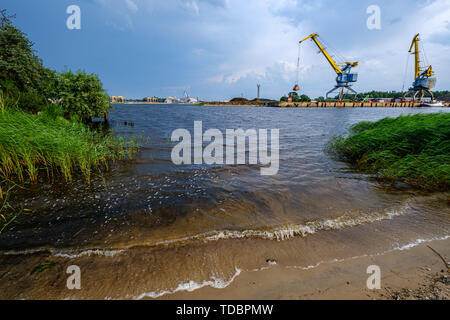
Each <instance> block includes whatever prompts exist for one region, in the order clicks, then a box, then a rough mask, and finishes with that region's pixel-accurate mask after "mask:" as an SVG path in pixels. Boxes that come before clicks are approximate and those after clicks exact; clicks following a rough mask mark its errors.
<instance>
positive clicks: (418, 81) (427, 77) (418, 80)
mask: <svg viewBox="0 0 450 320" xmlns="http://www.w3.org/2000/svg"><path fill="white" fill-rule="evenodd" d="M419 35H420V34H419V33H418V34H416V35H415V36H414V38H413V40H412V43H411V47H410V48H409V51H408V52H409V53H411V54H413V55H414V82H413V85H412V87H411V88H409V89H408V91H407V92H406V93H405V94H404V96H403V99H405V98H406V96H407V95H408V94H409V93H410V92H414V96H413V101H415V100H416V96H417V94H418V93H419V92H420V98H419V101H422V99H423V96H424V95H425V92H427V93H429V94H430V96H431V101H433V100H434V95H433V92H431V90H430V89H431V88H434V86H435V85H436V78H433V76H434V75H435V74H434V72H433V67H432V66H427V67H424V68H422V67H421V65H420V50H419V40H420V38H419ZM413 48H414V52H413Z"/></svg>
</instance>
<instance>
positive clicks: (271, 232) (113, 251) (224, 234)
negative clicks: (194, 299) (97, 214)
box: [2, 204, 409, 259]
mask: <svg viewBox="0 0 450 320" xmlns="http://www.w3.org/2000/svg"><path fill="white" fill-rule="evenodd" d="M408 208H409V205H408V204H405V205H403V206H402V207H400V208H398V209H393V210H390V211H383V212H375V213H370V214H365V215H361V216H356V217H355V216H350V215H343V216H340V217H337V218H334V219H323V220H316V221H309V222H306V223H303V224H290V225H284V226H280V227H275V228H272V229H266V230H264V229H247V230H214V231H209V232H205V233H200V234H196V235H193V236H186V237H181V238H176V239H170V240H163V241H143V242H140V243H133V244H131V245H122V246H119V247H116V248H107V249H101V248H86V249H84V250H81V251H78V252H77V251H74V250H69V251H65V250H56V249H51V248H41V249H33V250H24V251H7V252H3V253H2V254H4V255H22V254H23V255H26V254H33V253H37V252H43V251H49V252H51V253H52V254H53V255H54V256H58V257H63V258H69V259H74V258H78V257H81V256H85V255H88V256H91V255H98V256H105V257H114V256H115V255H117V254H121V253H123V252H124V251H125V250H126V249H131V248H134V247H158V246H169V245H171V244H178V243H183V242H191V241H219V240H227V239H264V240H275V241H284V240H288V239H292V238H294V237H306V236H307V235H310V234H314V233H316V232H319V231H327V230H339V229H344V228H351V227H356V226H359V225H362V224H368V223H374V222H379V221H383V220H390V219H393V218H394V217H397V216H401V215H403V214H404V213H405V212H406V211H407V210H408Z"/></svg>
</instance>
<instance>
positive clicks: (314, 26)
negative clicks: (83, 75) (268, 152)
mask: <svg viewBox="0 0 450 320" xmlns="http://www.w3.org/2000/svg"><path fill="white" fill-rule="evenodd" d="M73 4H75V5H78V6H79V7H80V8H81V30H68V29H67V27H66V20H67V18H68V17H69V15H68V14H67V13H66V9H67V7H68V6H69V5H73ZM370 5H378V6H379V7H380V9H381V30H369V29H368V28H367V25H366V21H367V19H368V18H369V14H367V13H366V10H367V8H368V7H369V6H370ZM0 7H1V8H6V9H7V10H8V11H9V12H10V13H15V14H17V19H16V20H15V23H16V25H17V26H18V27H19V28H20V29H22V30H23V31H24V32H25V33H27V34H28V36H29V38H30V39H31V40H32V41H34V42H35V49H36V50H37V51H38V55H39V56H40V57H41V58H42V59H43V60H44V64H45V65H46V66H48V67H51V68H54V69H56V70H62V69H63V68H64V67H65V66H67V67H68V68H70V69H72V70H77V69H84V70H86V71H88V72H94V73H97V74H98V75H99V76H100V77H101V79H102V81H103V83H104V86H105V88H106V89H107V91H108V93H109V94H110V95H123V96H126V97H132V98H142V97H145V96H153V95H156V96H162V97H165V96H168V95H176V96H181V95H182V94H183V91H184V90H185V89H187V91H188V92H189V94H190V95H191V96H193V97H199V98H200V99H207V100H208V99H210V100H211V99H212V100H214V99H215V100H219V99H230V98H233V97H236V96H241V94H242V95H243V96H244V97H246V98H251V99H252V98H254V97H255V96H256V84H257V83H260V84H261V85H262V88H261V91H262V96H263V97H266V98H276V99H279V98H280V97H281V96H282V95H285V94H287V93H288V92H289V91H290V89H292V87H293V86H294V84H295V78H296V64H297V55H298V41H299V40H301V39H303V38H304V37H306V36H307V35H309V34H311V33H313V32H314V33H319V34H320V36H321V38H323V39H324V40H325V41H326V42H327V43H328V44H330V45H331V46H332V47H333V48H334V49H336V51H338V52H339V53H340V54H341V55H342V56H344V57H346V58H348V60H350V61H359V62H360V65H359V66H358V67H357V68H356V69H354V70H355V71H357V72H358V73H359V82H358V83H357V84H356V85H355V87H354V88H355V89H356V90H357V91H368V90H372V89H374V90H397V91H399V90H401V89H402V85H403V82H404V76H405V67H406V63H407V58H408V54H407V51H408V49H409V46H410V44H411V40H412V38H413V36H414V35H415V34H416V33H419V32H420V34H421V39H422V43H423V45H424V48H425V52H426V55H427V58H428V61H429V63H430V64H432V65H433V68H434V70H435V72H436V74H437V78H438V81H437V88H436V89H438V90H445V89H450V66H449V60H450V0H435V1H431V0H429V1H427V0H420V1H416V0H408V1H406V0H397V1H392V0H390V1H387V0H386V1H384V0H370V1H367V0H358V1H344V0H341V1H336V0H34V1H29V0H2V2H1V5H0ZM412 62H413V60H412V59H410V60H409V68H408V73H407V81H406V86H409V85H411V82H412V80H413V79H412V77H413V64H412ZM300 69H301V74H300V86H301V89H302V91H301V93H305V94H307V95H310V96H312V97H318V96H321V95H324V94H325V92H326V91H328V89H331V88H332V87H333V85H334V83H335V81H334V78H335V74H334V72H333V70H332V69H331V68H330V66H329V65H328V64H327V62H326V61H325V59H324V57H323V56H322V55H318V54H317V48H316V47H315V46H314V44H313V43H312V42H311V41H308V42H305V43H304V44H303V45H302V54H301V68H300Z"/></svg>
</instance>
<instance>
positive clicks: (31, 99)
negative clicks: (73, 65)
mask: <svg viewBox="0 0 450 320" xmlns="http://www.w3.org/2000/svg"><path fill="white" fill-rule="evenodd" d="M13 17H14V16H9V15H8V14H7V13H6V10H0V91H1V92H2V94H4V95H5V96H7V97H9V98H10V99H12V100H14V101H15V103H14V104H15V105H16V106H17V107H19V108H20V109H22V110H25V111H28V112H32V113H37V112H39V111H42V110H43V108H44V107H45V106H46V105H47V103H48V102H49V101H51V102H53V103H55V102H58V103H61V105H62V106H63V109H64V114H65V116H66V117H67V118H70V117H78V118H80V119H83V120H88V119H90V118H91V117H102V116H103V114H104V112H105V111H107V110H109V109H110V108H111V106H110V104H109V97H108V95H107V94H106V92H105V90H104V89H103V85H102V83H101V81H100V79H99V78H98V76H97V75H95V74H87V73H85V72H83V71H78V72H76V73H72V72H71V71H63V72H61V73H57V72H55V71H53V70H50V69H48V68H45V67H44V66H43V64H42V61H41V60H40V59H39V58H38V57H37V56H36V54H35V51H34V49H33V43H32V42H31V41H30V40H28V39H27V37H26V35H25V34H24V33H23V32H22V31H20V30H19V29H17V28H16V27H15V26H13V25H12V21H11V19H12V18H13ZM8 103H10V101H9V102H8Z"/></svg>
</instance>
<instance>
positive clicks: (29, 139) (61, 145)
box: [0, 106, 136, 183]
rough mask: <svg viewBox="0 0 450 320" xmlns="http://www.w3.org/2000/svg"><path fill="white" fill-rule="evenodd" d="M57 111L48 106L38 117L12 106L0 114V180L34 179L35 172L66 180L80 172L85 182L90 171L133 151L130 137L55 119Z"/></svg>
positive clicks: (54, 107)
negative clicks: (128, 138) (57, 176)
mask: <svg viewBox="0 0 450 320" xmlns="http://www.w3.org/2000/svg"><path fill="white" fill-rule="evenodd" d="M60 112H61V110H60V109H59V108H58V106H48V107H47V108H46V109H45V110H44V112H43V113H42V114H41V115H39V116H36V115H31V114H29V113H25V112H23V111H20V110H14V109H9V110H8V109H7V110H5V111H4V112H3V113H0V181H2V180H5V179H7V180H13V181H17V182H18V183H22V182H24V181H26V180H30V181H31V182H36V181H37V179H38V176H39V172H43V173H45V174H46V175H47V176H48V177H50V176H51V175H53V174H54V173H58V174H62V175H63V176H64V178H65V179H66V180H67V181H70V180H71V179H72V176H73V173H74V172H80V173H81V174H82V175H83V176H84V177H85V179H86V180H87V181H88V182H89V181H90V177H91V173H92V171H93V170H95V169H98V170H100V169H101V168H107V167H108V162H109V161H114V160H118V159H123V158H126V157H131V156H132V154H133V153H134V152H135V151H136V148H135V147H134V142H133V141H132V140H131V141H125V140H124V139H118V138H116V137H115V136H114V135H113V134H102V133H99V132H95V131H92V130H90V129H89V128H88V127H87V126H86V125H84V124H82V123H80V122H77V121H73V120H72V121H69V120H66V119H64V118H61V117H59V118H58V117H57V115H58V114H59V113H60Z"/></svg>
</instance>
